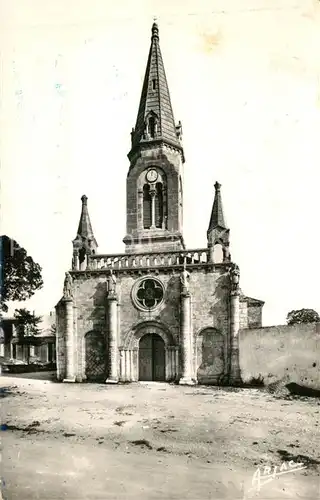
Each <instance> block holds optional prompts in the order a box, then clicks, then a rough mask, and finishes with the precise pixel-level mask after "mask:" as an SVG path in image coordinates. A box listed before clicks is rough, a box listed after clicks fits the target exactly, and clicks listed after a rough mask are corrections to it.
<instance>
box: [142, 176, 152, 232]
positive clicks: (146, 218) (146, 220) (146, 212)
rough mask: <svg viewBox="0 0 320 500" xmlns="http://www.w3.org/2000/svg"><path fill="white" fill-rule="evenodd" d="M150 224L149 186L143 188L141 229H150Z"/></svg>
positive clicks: (150, 203) (150, 202)
mask: <svg viewBox="0 0 320 500" xmlns="http://www.w3.org/2000/svg"><path fill="white" fill-rule="evenodd" d="M151 223H152V200H151V194H150V186H149V184H145V185H144V186H143V227H144V228H145V229H150V227H151Z"/></svg>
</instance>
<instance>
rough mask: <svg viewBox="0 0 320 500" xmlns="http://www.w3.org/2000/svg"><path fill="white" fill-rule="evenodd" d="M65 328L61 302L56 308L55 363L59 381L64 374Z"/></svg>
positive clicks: (63, 309) (63, 310)
mask: <svg viewBox="0 0 320 500" xmlns="http://www.w3.org/2000/svg"><path fill="white" fill-rule="evenodd" d="M65 327H66V325H65V308H64V307H63V304H62V302H59V303H58V304H57V306H56V330H57V333H56V362H57V379H58V380H60V381H62V380H63V379H64V378H65V374H66V371H65V367H66V345H65Z"/></svg>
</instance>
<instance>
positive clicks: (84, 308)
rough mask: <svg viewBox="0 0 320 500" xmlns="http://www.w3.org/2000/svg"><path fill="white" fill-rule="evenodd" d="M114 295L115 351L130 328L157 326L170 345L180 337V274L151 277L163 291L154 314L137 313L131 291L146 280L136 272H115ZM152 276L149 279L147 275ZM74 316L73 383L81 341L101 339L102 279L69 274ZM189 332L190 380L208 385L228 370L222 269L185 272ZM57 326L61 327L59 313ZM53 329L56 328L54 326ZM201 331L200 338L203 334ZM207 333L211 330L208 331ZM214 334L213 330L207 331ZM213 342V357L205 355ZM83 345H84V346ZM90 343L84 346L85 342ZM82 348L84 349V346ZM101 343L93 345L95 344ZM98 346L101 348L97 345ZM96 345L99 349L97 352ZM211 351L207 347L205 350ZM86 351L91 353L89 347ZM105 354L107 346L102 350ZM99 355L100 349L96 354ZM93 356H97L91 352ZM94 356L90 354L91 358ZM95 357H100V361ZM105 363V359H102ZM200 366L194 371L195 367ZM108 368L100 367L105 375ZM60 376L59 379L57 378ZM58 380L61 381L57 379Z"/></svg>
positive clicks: (81, 369) (81, 357)
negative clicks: (214, 345) (191, 355)
mask: <svg viewBox="0 0 320 500" xmlns="http://www.w3.org/2000/svg"><path fill="white" fill-rule="evenodd" d="M116 276H117V295H118V299H119V302H118V347H119V348H121V347H122V346H124V345H127V344H128V341H127V339H128V336H130V334H131V335H132V330H133V329H134V328H137V329H138V328H139V326H140V325H143V324H144V323H148V322H155V323H156V324H159V325H163V327H164V329H165V330H167V331H168V332H170V338H171V339H172V340H171V342H172V343H173V344H176V345H179V337H180V273H178V272H176V271H172V270H170V271H169V272H168V271H167V272H164V271H162V272H159V273H157V274H153V276H155V277H156V278H157V279H159V280H161V282H162V283H163V285H164V288H165V297H164V302H163V303H162V304H161V305H160V306H159V308H157V309H156V310H155V311H147V312H144V311H140V310H139V309H137V308H136V307H135V306H134V305H133V303H132V298H131V292H132V287H133V285H134V283H135V282H136V280H137V279H139V278H140V277H142V276H143V277H146V276H147V274H146V275H142V276H141V275H140V274H138V273H130V272H127V273H122V272H120V273H116ZM151 276H152V274H151ZM73 278H74V300H75V306H76V309H75V311H76V314H75V349H76V352H75V362H76V366H77V369H76V376H77V379H78V380H84V379H85V378H86V342H87V341H86V336H87V335H93V336H95V335H98V336H99V335H100V336H102V337H104V338H105V339H106V340H107V337H108V335H107V331H108V325H107V319H106V317H107V314H106V291H107V289H106V276H104V275H103V274H102V273H101V274H92V275H90V274H82V273H81V274H80V273H79V274H75V275H74V277H73ZM189 283H190V286H189V288H190V293H191V322H192V324H191V333H192V345H193V346H192V353H193V365H194V375H195V377H196V376H197V375H200V380H199V382H201V383H214V382H216V381H217V377H218V376H219V375H221V374H222V373H220V372H223V370H226V369H227V366H228V359H227V358H228V346H229V328H230V325H229V307H230V304H229V293H230V292H229V278H228V275H227V273H226V270H225V267H224V266H221V267H217V268H215V270H214V271H208V270H207V269H195V270H193V271H192V272H190V280H189ZM60 316H61V317H60V319H59V321H60V322H62V323H61V325H63V311H62V315H61V313H60ZM58 328H59V326H58ZM205 329H207V330H206V332H205V334H204V333H203V332H204V330H205ZM208 329H211V330H208ZM213 329H214V330H213ZM212 342H214V343H215V342H216V343H217V349H216V350H215V349H214V350H215V353H216V355H215V358H219V359H211V357H212V356H211V357H210V356H209V353H207V351H208V350H210V348H211V347H212ZM57 343H58V345H57V364H58V372H59V373H60V374H61V373H62V371H63V368H62V366H63V363H64V358H63V357H64V347H63V346H64V340H63V338H62V337H61V334H60V336H59V335H58V341H57ZM87 344H88V342H87ZM89 344H90V343H89ZM89 344H88V345H89ZM100 344H101V342H99V345H100ZM101 345H102V344H101ZM101 345H100V348H101ZM210 346H211V347H210ZM90 349H91V348H90ZM106 349H107V346H106ZM100 350H101V349H100ZM96 354H97V356H98V357H99V356H100V355H101V353H100V354H99V353H96ZM94 356H95V353H93V352H92V356H91V357H94ZM100 357H101V356H100ZM106 358H107V356H106ZM200 366H201V369H200V372H199V368H200ZM107 370H108V367H107V366H106V371H107ZM198 372H199V373H198ZM61 376H62V375H61ZM60 378H61V377H60Z"/></svg>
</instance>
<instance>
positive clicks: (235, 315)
mask: <svg viewBox="0 0 320 500" xmlns="http://www.w3.org/2000/svg"><path fill="white" fill-rule="evenodd" d="M239 327H240V294H239V291H238V290H236V291H232V292H231V297H230V351H231V352H230V357H231V358H230V368H231V370H230V382H231V383H235V384H237V383H239V382H241V376H240V366H239V336H238V333H239Z"/></svg>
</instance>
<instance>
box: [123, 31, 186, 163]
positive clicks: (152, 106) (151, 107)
mask: <svg viewBox="0 0 320 500" xmlns="http://www.w3.org/2000/svg"><path fill="white" fill-rule="evenodd" d="M181 131H182V127H181V123H180V122H179V123H178V125H177V126H176V125H175V121H174V116H173V111H172V106H171V99H170V94H169V88H168V83H167V78H166V74H165V70H164V65H163V61H162V55H161V51H160V45H159V28H158V25H157V23H156V22H154V23H153V25H152V29H151V46H150V50H149V57H148V62H147V67H146V72H145V77H144V82H143V87H142V92H141V97H140V105H139V110H138V115H137V120H136V125H135V128H134V129H132V132H131V151H130V153H129V155H128V156H129V159H130V158H131V156H132V154H133V152H134V151H136V150H137V148H139V146H142V145H143V143H148V144H150V142H157V143H159V142H160V143H161V142H164V143H167V144H169V145H170V146H173V147H176V148H178V149H179V150H180V151H181V152H182V145H181V142H180V140H181Z"/></svg>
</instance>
